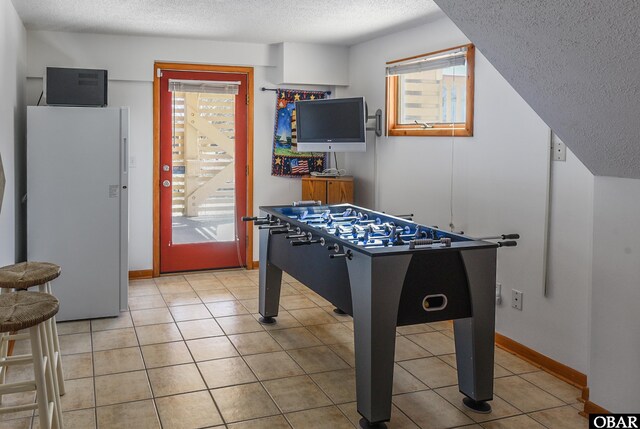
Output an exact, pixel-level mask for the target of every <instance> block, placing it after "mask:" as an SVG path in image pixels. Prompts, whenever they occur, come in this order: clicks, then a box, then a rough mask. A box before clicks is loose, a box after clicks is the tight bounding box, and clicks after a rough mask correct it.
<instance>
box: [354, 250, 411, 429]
mask: <svg viewBox="0 0 640 429" xmlns="http://www.w3.org/2000/svg"><path fill="white" fill-rule="evenodd" d="M410 261H411V255H396V256H389V257H385V258H372V257H369V256H366V255H362V254H354V256H353V259H351V260H348V261H347V269H348V271H349V282H350V284H351V297H352V302H353V324H354V338H355V360H356V393H357V408H358V413H360V414H361V415H362V417H363V419H362V420H361V421H360V426H361V427H363V428H384V427H386V426H385V425H384V424H383V423H384V422H386V421H389V420H390V419H391V395H392V390H393V359H394V354H395V341H396V323H397V319H398V305H399V302H400V296H401V293H402V287H401V286H402V284H403V280H404V278H405V275H406V272H407V267H408V266H409V262H410ZM390 285H394V286H395V287H390Z"/></svg>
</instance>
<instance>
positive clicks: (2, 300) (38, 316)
mask: <svg viewBox="0 0 640 429" xmlns="http://www.w3.org/2000/svg"><path fill="white" fill-rule="evenodd" d="M59 308H60V304H59V302H58V300H57V299H56V297H54V296H53V295H49V294H48V293H42V292H17V293H6V294H0V332H13V331H19V330H21V329H26V328H30V327H32V326H36V325H37V324H39V323H42V322H44V321H45V320H49V319H51V318H52V317H53V316H54V315H55V314H56V313H57V312H58V309H59Z"/></svg>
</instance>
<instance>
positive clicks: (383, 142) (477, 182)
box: [341, 18, 593, 372]
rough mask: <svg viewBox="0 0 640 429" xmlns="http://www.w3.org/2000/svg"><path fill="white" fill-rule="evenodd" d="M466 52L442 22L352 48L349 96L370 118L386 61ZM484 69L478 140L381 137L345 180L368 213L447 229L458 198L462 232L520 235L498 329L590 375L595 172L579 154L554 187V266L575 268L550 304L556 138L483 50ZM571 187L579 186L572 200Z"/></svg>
mask: <svg viewBox="0 0 640 429" xmlns="http://www.w3.org/2000/svg"><path fill="white" fill-rule="evenodd" d="M464 43H469V42H468V40H467V39H466V38H465V36H464V35H463V34H462V33H461V32H460V31H459V30H458V29H457V27H456V26H455V25H454V24H453V23H452V22H451V21H450V20H449V19H448V18H442V19H440V20H438V21H435V22H432V23H429V24H426V25H424V26H421V27H417V28H413V29H409V30H406V31H403V32H399V33H395V34H392V35H389V36H385V37H381V38H378V39H375V40H372V41H368V42H365V43H361V44H358V45H355V46H352V48H351V52H350V64H349V70H350V82H352V84H351V86H350V87H349V88H347V90H346V91H341V94H344V95H347V94H348V95H364V96H365V97H366V99H367V103H368V106H369V111H370V112H373V111H375V110H376V109H377V108H383V107H384V104H385V103H384V96H385V77H384V69H385V63H386V62H387V61H390V60H395V59H398V58H404V57H408V56H412V55H418V54H421V53H427V52H431V51H435V50H438V49H443V48H447V47H451V46H455V45H460V44H464ZM475 71H476V84H475V124H474V137H471V138H456V139H455V141H454V142H453V143H452V139H451V138H449V137H446V138H445V137H431V138H419V137H393V138H391V137H390V138H385V137H382V138H378V139H377V143H374V135H373V133H369V134H368V138H369V142H368V150H367V152H366V153H365V154H347V155H345V156H344V157H343V158H344V160H345V162H346V167H347V169H348V172H349V173H350V174H353V175H354V176H356V180H357V184H356V200H357V202H358V203H359V204H361V205H364V206H373V205H374V202H377V203H378V207H377V208H378V209H380V210H385V211H388V212H390V213H414V214H415V220H416V221H418V222H421V223H426V224H430V225H434V224H435V225H438V226H440V227H441V228H447V227H448V224H449V221H450V201H451V198H453V200H452V201H453V223H454V225H455V229H456V230H464V231H465V232H466V233H467V234H469V235H476V236H482V235H486V234H492V233H509V232H518V233H520V234H521V236H522V239H521V240H520V242H519V245H518V247H516V248H506V249H503V250H499V260H498V281H499V282H501V283H502V291H503V304H502V305H501V306H499V308H498V312H497V330H498V332H500V333H502V334H504V335H506V336H508V337H510V338H512V339H514V340H516V341H519V342H521V343H523V344H525V345H527V346H529V347H531V348H533V349H535V350H537V351H539V352H541V353H543V354H545V355H547V356H549V357H551V358H554V359H556V360H558V361H560V362H562V363H564V364H566V365H569V366H571V367H573V368H575V369H577V370H580V371H583V372H586V371H587V359H586V356H587V355H588V338H587V336H586V333H585V332H586V331H587V311H588V310H587V302H588V300H587V297H588V291H589V276H588V273H590V260H589V258H588V255H589V254H590V247H589V246H590V238H589V237H590V234H589V233H588V231H585V230H581V227H583V226H585V225H589V224H590V215H589V213H588V212H589V210H588V208H589V207H590V205H591V199H590V198H591V194H590V189H591V187H592V184H591V185H590V184H589V183H590V182H589V181H588V180H589V176H590V174H589V173H588V172H587V171H586V169H584V167H583V166H582V165H581V164H580V162H579V161H577V160H576V159H575V157H572V155H571V154H570V155H569V161H568V162H567V163H566V164H563V165H562V166H560V165H559V164H557V165H554V167H553V170H554V172H556V173H557V174H556V176H557V180H556V182H555V184H554V188H553V190H552V192H553V193H552V195H554V196H555V197H557V198H562V195H564V194H569V195H570V198H569V199H568V200H563V201H562V202H557V203H556V206H555V210H556V211H554V213H553V215H552V219H551V220H552V222H553V225H554V230H555V231H558V230H563V228H564V227H565V226H566V225H569V228H568V229H567V230H564V232H558V235H557V236H554V237H553V238H552V240H551V244H552V247H553V250H552V254H553V255H554V257H555V256H557V255H558V254H560V253H561V254H562V255H563V258H564V257H566V259H560V261H561V262H557V263H555V264H554V265H553V268H552V270H551V272H550V279H549V290H550V291H551V293H550V294H549V296H548V297H545V296H544V294H543V289H544V264H543V260H544V259H543V255H544V249H545V210H546V206H547V177H548V169H549V165H548V161H547V159H548V156H549V146H548V145H549V136H550V131H549V128H548V127H547V126H546V125H545V124H544V122H543V121H542V120H541V119H540V118H539V117H538V116H537V115H536V114H535V112H533V110H532V109H531V108H530V107H529V106H528V105H527V103H526V102H525V101H524V100H522V98H521V97H520V96H519V95H518V94H517V93H516V92H515V91H514V90H513V89H512V88H511V87H510V85H509V84H508V83H507V82H506V81H505V80H504V79H503V78H502V77H501V76H500V74H499V73H498V72H497V71H496V70H495V69H494V68H493V67H492V66H491V64H489V62H488V61H487V60H486V58H485V57H484V56H483V55H482V53H480V52H478V53H477V55H476V70H475ZM452 144H453V146H452ZM452 148H453V150H454V153H453V155H454V161H453V164H452V161H451V160H452ZM376 152H377V172H378V173H377V174H378V178H377V183H378V186H377V194H378V195H377V198H376V192H375V191H374V182H376V178H375V177H374V169H375V164H374V153H376ZM452 168H453V173H454V174H453V197H452V195H451V188H450V180H451V169H452ZM584 180H587V182H586V183H585V182H584ZM590 180H591V181H592V180H593V179H592V176H591V179H590ZM574 182H577V183H578V184H579V186H578V187H577V189H576V190H575V191H574V190H573V188H574V184H575V183H574ZM376 200H377V201H376ZM585 208H586V210H585V211H583V212H580V210H582V209H585ZM571 240H576V241H577V243H578V249H577V250H574V249H569V250H567V249H566V248H565V247H567V246H566V244H567V242H570V243H571V242H572V241H571ZM573 251H575V252H576V253H575V254H572V252H573ZM512 288H515V289H518V290H521V291H523V292H524V300H523V302H524V309H523V311H517V310H515V309H512V308H511V307H510V305H509V304H510V300H511V289H512ZM541 314H544V317H541Z"/></svg>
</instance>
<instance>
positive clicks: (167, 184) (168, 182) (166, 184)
mask: <svg viewBox="0 0 640 429" xmlns="http://www.w3.org/2000/svg"><path fill="white" fill-rule="evenodd" d="M162 186H164V187H165V188H168V187H169V186H171V182H170V181H169V180H163V181H162Z"/></svg>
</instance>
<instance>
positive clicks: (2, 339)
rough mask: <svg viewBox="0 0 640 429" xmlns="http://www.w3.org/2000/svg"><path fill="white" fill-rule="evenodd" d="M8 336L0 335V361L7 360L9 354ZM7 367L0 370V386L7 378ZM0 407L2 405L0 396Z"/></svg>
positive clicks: (0, 396)
mask: <svg viewBox="0 0 640 429" xmlns="http://www.w3.org/2000/svg"><path fill="white" fill-rule="evenodd" d="M8 337H9V334H5V333H4V332H3V333H2V334H0V361H3V360H5V359H6V358H7V355H8V354H9V340H8ZM7 369H8V367H7V366H3V367H1V368H0V384H4V383H5V380H6V378H7ZM0 405H2V395H0Z"/></svg>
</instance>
